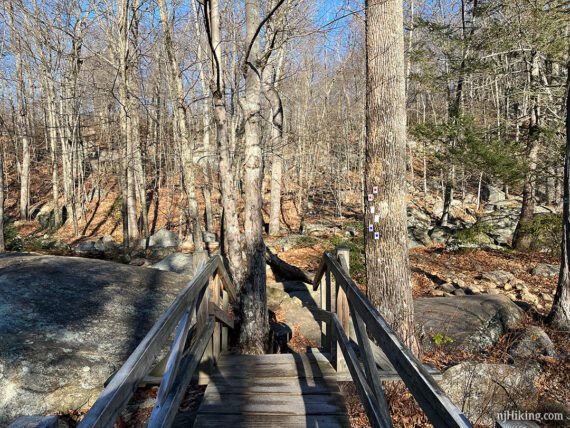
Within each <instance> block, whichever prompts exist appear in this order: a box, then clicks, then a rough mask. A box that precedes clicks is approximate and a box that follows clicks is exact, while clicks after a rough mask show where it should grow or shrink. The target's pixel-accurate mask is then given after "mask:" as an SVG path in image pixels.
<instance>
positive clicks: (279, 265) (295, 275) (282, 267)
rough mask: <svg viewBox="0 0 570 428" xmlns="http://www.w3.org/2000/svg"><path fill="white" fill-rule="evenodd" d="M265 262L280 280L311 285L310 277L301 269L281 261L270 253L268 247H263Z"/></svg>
mask: <svg viewBox="0 0 570 428" xmlns="http://www.w3.org/2000/svg"><path fill="white" fill-rule="evenodd" d="M265 262H266V263H267V264H268V265H269V266H271V269H272V270H273V273H274V274H276V275H277V276H279V277H280V278H282V279H286V280H290V281H302V282H304V283H307V284H312V283H313V280H312V279H311V277H310V276H309V275H308V274H307V273H306V272H305V271H304V270H303V269H300V268H298V267H297V266H293V265H290V264H289V263H287V262H286V261H284V260H281V259H280V258H279V257H278V256H277V255H276V254H273V253H272V252H271V250H270V249H269V247H265Z"/></svg>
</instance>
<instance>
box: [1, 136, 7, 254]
mask: <svg viewBox="0 0 570 428" xmlns="http://www.w3.org/2000/svg"><path fill="white" fill-rule="evenodd" d="M3 152H4V150H3V147H2V146H1V145H0V253H2V252H4V251H6V245H5V242H4V155H3Z"/></svg>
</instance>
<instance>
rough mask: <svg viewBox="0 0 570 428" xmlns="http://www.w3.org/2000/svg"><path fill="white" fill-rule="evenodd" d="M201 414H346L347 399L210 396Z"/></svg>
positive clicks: (336, 396)
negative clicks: (345, 400)
mask: <svg viewBox="0 0 570 428" xmlns="http://www.w3.org/2000/svg"><path fill="white" fill-rule="evenodd" d="M198 413H200V414H204V413H216V414H242V415H248V414H261V415H266V414H274V415H331V414H337V415H345V414H346V407H345V404H344V396H343V395H342V394H340V393H333V394H325V395H257V394H253V395H232V394H221V395H211V394H210V395H207V396H204V400H203V401H202V404H201V406H200V409H199V410H198Z"/></svg>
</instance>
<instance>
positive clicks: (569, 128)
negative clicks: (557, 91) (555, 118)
mask: <svg viewBox="0 0 570 428" xmlns="http://www.w3.org/2000/svg"><path fill="white" fill-rule="evenodd" d="M567 68H568V74H567V83H566V152H565V157H564V199H563V213H562V225H563V233H562V254H561V257H560V275H559V277H558V286H557V287H556V294H555V295H554V302H553V303H552V309H551V310H550V313H549V314H548V319H547V321H548V322H549V323H551V324H552V325H554V326H555V327H556V328H559V329H562V330H570V60H569V62H568V67H567Z"/></svg>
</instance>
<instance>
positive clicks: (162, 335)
mask: <svg viewBox="0 0 570 428" xmlns="http://www.w3.org/2000/svg"><path fill="white" fill-rule="evenodd" d="M218 259H221V257H220V256H215V257H214V258H212V259H210V261H208V263H207V264H206V265H205V266H204V268H203V269H202V270H200V271H199V272H197V273H196V275H195V276H194V278H193V279H192V280H191V281H190V282H189V283H188V284H187V285H186V287H185V288H184V289H183V290H182V291H181V292H180V294H178V296H177V297H176V299H175V300H174V302H173V303H172V305H170V307H169V308H168V309H167V310H166V311H165V312H164V314H162V316H161V317H160V318H159V319H158V321H157V322H156V323H155V324H154V326H153V327H152V328H151V329H150V331H149V332H148V334H147V335H146V336H145V337H144V339H143V340H142V341H141V343H139V345H138V346H137V347H136V349H135V350H134V351H133V353H132V354H131V355H130V357H129V358H128V359H127V361H126V362H125V363H124V364H123V365H122V367H121V368H120V369H119V371H118V372H117V373H116V374H115V376H114V377H113V379H112V380H111V381H110V382H109V384H108V385H107V387H106V388H105V389H104V390H103V392H102V393H101V395H100V396H99V398H98V399H97V401H95V403H94V404H93V406H92V407H91V409H90V410H89V411H88V412H87V414H86V415H85V417H84V418H83V420H82V421H81V422H80V423H79V427H80V428H92V427H103V428H106V427H109V426H112V425H113V423H114V422H115V420H116V419H117V416H118V415H119V413H120V412H121V410H122V409H123V408H124V407H125V406H126V404H127V403H128V401H129V399H130V398H131V396H132V395H133V393H134V391H135V388H136V385H138V384H139V382H140V381H141V380H142V379H143V378H144V376H145V375H146V374H147V373H148V372H149V370H150V367H151V365H152V364H153V362H154V359H155V358H156V356H157V355H158V353H159V352H160V351H161V350H162V348H163V347H164V345H165V344H166V341H167V340H168V338H169V336H170V334H171V333H172V331H173V330H174V328H175V326H176V325H177V324H178V321H179V320H180V317H181V315H182V313H183V312H184V311H185V310H186V309H187V307H188V305H189V304H190V302H192V301H193V300H195V299H196V297H197V296H198V294H199V293H200V291H201V290H202V289H203V288H204V287H205V286H206V284H207V282H208V278H209V277H210V276H211V274H212V273H213V272H214V271H215V269H217V267H218V265H219V263H220V260H218Z"/></svg>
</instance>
